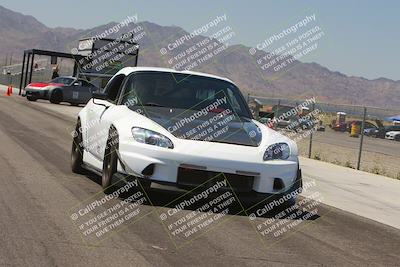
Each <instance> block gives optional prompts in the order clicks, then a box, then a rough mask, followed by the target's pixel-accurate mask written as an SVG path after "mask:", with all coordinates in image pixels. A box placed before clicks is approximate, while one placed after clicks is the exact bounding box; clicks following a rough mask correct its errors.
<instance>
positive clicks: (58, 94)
mask: <svg viewBox="0 0 400 267" xmlns="http://www.w3.org/2000/svg"><path fill="white" fill-rule="evenodd" d="M62 100H63V94H62V91H61V90H60V89H54V90H53V91H52V92H51V95H50V102H51V103H53V104H60V102H61V101H62Z"/></svg>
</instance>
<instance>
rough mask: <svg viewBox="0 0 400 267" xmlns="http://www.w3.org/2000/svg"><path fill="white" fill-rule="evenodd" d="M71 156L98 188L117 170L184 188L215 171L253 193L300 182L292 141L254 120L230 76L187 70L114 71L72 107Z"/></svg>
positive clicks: (109, 182) (284, 190)
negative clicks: (74, 121) (77, 109)
mask: <svg viewBox="0 0 400 267" xmlns="http://www.w3.org/2000/svg"><path fill="white" fill-rule="evenodd" d="M71 159H72V170H73V171H74V172H76V173H80V172H81V171H82V169H83V168H85V169H89V170H91V171H94V172H96V173H98V174H99V175H101V176H102V187H103V188H104V190H105V192H107V191H108V190H110V188H113V187H112V185H113V184H114V182H115V181H116V180H118V179H120V178H121V177H135V179H136V178H139V179H140V181H141V182H142V183H143V184H146V185H148V186H151V183H159V184H167V185H172V186H175V187H177V188H181V189H182V188H183V189H188V190H189V189H193V188H195V187H198V186H200V187H201V186H204V185H205V184H207V181H209V180H210V179H211V178H212V177H214V176H215V175H218V174H220V173H223V174H224V175H225V177H226V179H227V180H228V182H229V186H230V189H233V190H234V191H235V192H237V193H238V194H249V195H251V196H254V197H256V198H257V199H258V197H261V198H265V197H266V196H269V195H271V194H272V195H281V194H287V193H288V192H293V191H294V190H296V192H297V191H300V190H301V186H302V178H301V171H300V168H299V160H298V150H297V145H296V144H295V143H294V142H293V141H291V140H290V139H288V138H287V137H285V136H283V135H281V134H279V133H277V132H276V131H274V130H273V129H270V128H268V127H267V126H265V125H263V124H262V123H259V122H257V121H256V120H254V119H253V118H252V115H251V112H250V110H249V107H248V106H247V104H246V101H245V99H244V97H243V96H242V94H241V93H240V91H239V89H238V88H237V86H236V85H235V84H234V83H233V82H232V81H230V80H228V79H225V78H221V77H217V76H213V75H209V74H204V73H197V72H189V71H183V72H179V71H175V70H171V69H162V68H144V67H128V68H124V69H122V70H120V71H119V72H118V73H117V74H116V75H115V76H114V77H113V78H112V79H111V80H110V81H109V82H108V84H107V86H106V87H105V89H104V91H103V92H101V93H94V94H93V99H92V100H90V101H89V102H88V103H87V105H86V106H85V107H84V108H83V109H82V110H81V112H80V113H79V116H78V119H77V125H76V131H75V134H74V141H73V145H72V153H71ZM291 195H294V194H291Z"/></svg>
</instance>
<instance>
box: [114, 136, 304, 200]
mask: <svg viewBox="0 0 400 267" xmlns="http://www.w3.org/2000/svg"><path fill="white" fill-rule="evenodd" d="M185 142H186V143H187V146H184V147H181V148H179V147H176V148H174V149H167V148H161V147H156V146H151V145H145V144H140V143H137V142H134V141H132V140H126V142H124V141H120V144H119V157H120V160H121V162H122V163H123V164H121V165H120V166H119V167H118V171H119V172H121V173H125V174H136V175H137V174H139V175H140V176H142V177H144V179H148V180H151V181H154V182H160V183H169V184H175V185H176V186H178V187H181V188H194V187H196V186H198V185H201V184H203V183H204V182H207V181H208V180H210V179H212V178H213V177H215V176H216V175H218V174H220V173H223V174H224V175H225V176H226V178H227V180H228V182H229V184H230V187H232V188H233V189H234V191H236V192H239V193H249V192H251V193H260V194H266V193H268V194H280V193H282V192H285V191H289V190H291V189H292V188H293V186H294V185H295V184H296V183H299V182H298V180H299V179H300V181H301V171H299V163H298V159H297V156H292V157H290V158H289V159H288V160H274V161H263V160H262V159H259V156H258V155H259V153H256V152H257V150H258V149H260V148H257V147H246V146H235V151H233V148H232V145H229V144H221V143H210V144H209V146H205V147H201V148H196V147H198V145H197V146H196V145H195V144H193V145H192V146H191V145H190V143H191V142H196V141H190V140H185ZM205 143H206V144H207V142H205ZM299 174H300V178H299ZM300 183H301V182H300Z"/></svg>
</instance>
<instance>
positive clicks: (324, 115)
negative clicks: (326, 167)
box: [247, 95, 400, 179]
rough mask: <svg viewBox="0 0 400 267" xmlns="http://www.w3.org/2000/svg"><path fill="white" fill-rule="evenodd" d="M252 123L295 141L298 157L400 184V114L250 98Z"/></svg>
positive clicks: (295, 101)
mask: <svg viewBox="0 0 400 267" xmlns="http://www.w3.org/2000/svg"><path fill="white" fill-rule="evenodd" d="M247 100H248V102H249V105H250V107H251V109H252V110H253V112H254V117H255V118H256V119H258V120H260V121H261V122H263V123H265V124H267V125H268V126H269V127H271V128H275V129H276V130H278V131H280V132H281V133H283V134H284V135H286V136H288V137H290V138H291V139H294V140H295V141H296V142H297V144H298V147H299V154H300V155H301V156H304V157H309V158H312V159H316V160H322V161H326V162H331V163H334V164H337V165H342V166H345V167H349V168H354V169H359V170H363V171H367V172H372V173H376V174H381V175H385V176H389V177H392V178H397V179H400V165H399V164H398V162H399V159H400V110H395V109H384V108H377V107H363V106H353V105H338V104H328V103H319V102H318V101H317V100H316V99H315V98H310V99H305V100H293V99H278V98H266V97H258V96H250V95H248V96H247Z"/></svg>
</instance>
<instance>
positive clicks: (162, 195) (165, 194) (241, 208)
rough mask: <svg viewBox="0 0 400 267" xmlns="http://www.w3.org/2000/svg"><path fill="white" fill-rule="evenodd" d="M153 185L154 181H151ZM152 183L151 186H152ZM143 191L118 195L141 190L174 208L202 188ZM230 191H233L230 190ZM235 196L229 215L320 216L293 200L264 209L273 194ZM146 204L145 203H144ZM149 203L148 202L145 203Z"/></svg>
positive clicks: (95, 178) (199, 203)
mask: <svg viewBox="0 0 400 267" xmlns="http://www.w3.org/2000/svg"><path fill="white" fill-rule="evenodd" d="M85 175H86V177H87V178H88V179H89V180H91V181H92V182H95V183H97V184H99V185H100V186H101V177H100V176H98V175H96V174H93V173H90V172H87V173H86V174H85ZM115 184H117V188H118V187H121V186H123V185H124V184H122V183H120V184H119V185H118V182H117V183H115ZM153 185H154V183H153ZM153 185H152V187H153ZM143 188H144V192H143V190H142V188H140V189H138V188H135V189H132V188H131V189H130V190H129V192H127V193H123V194H121V195H120V199H121V200H127V199H128V198H129V197H130V196H132V195H133V194H135V193H137V192H138V191H141V192H143V193H145V195H146V196H147V199H148V200H149V201H150V203H151V205H152V206H156V207H168V208H176V206H177V205H178V204H179V203H182V202H184V201H189V200H191V199H192V198H193V197H194V196H196V195H198V194H200V193H201V192H202V189H200V190H192V191H190V192H188V191H182V190H171V189H165V188H162V189H160V188H147V187H143ZM224 192H228V190H225V191H224ZM230 192H231V193H234V192H232V191H230ZM220 195H221V193H219V194H210V195H209V196H208V197H207V198H204V199H200V200H197V201H196V202H195V203H194V204H192V205H190V206H189V207H184V208H183V210H188V211H194V210H196V209H198V208H200V207H202V206H203V205H205V204H206V203H208V201H209V200H210V199H214V198H216V197H218V196H220ZM233 195H234V196H235V199H236V200H238V201H235V202H236V205H230V206H229V211H228V214H230V215H238V216H249V215H250V214H256V216H257V217H260V218H273V217H276V216H277V215H278V214H282V211H287V210H290V212H285V215H283V216H280V219H285V218H290V216H291V215H292V214H297V216H296V220H298V219H301V218H306V219H304V220H307V221H313V220H316V219H318V218H319V217H320V216H319V215H318V214H311V213H309V212H308V211H306V210H304V209H302V208H300V209H299V208H298V206H297V205H295V203H294V202H293V201H289V202H285V203H284V204H282V205H278V206H274V207H273V208H271V209H269V210H267V211H266V207H268V205H270V204H271V203H272V202H273V201H274V200H275V199H276V198H274V197H273V196H270V197H266V198H265V199H262V200H254V199H252V198H251V196H249V195H243V194H236V193H235V194H233ZM301 199H304V198H303V197H301V196H300V197H299V198H298V200H297V203H298V202H299V200H301ZM144 205H146V204H144ZM147 205H150V204H147ZM260 211H262V212H260ZM257 212H259V213H262V215H261V216H258V215H259V213H257Z"/></svg>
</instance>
